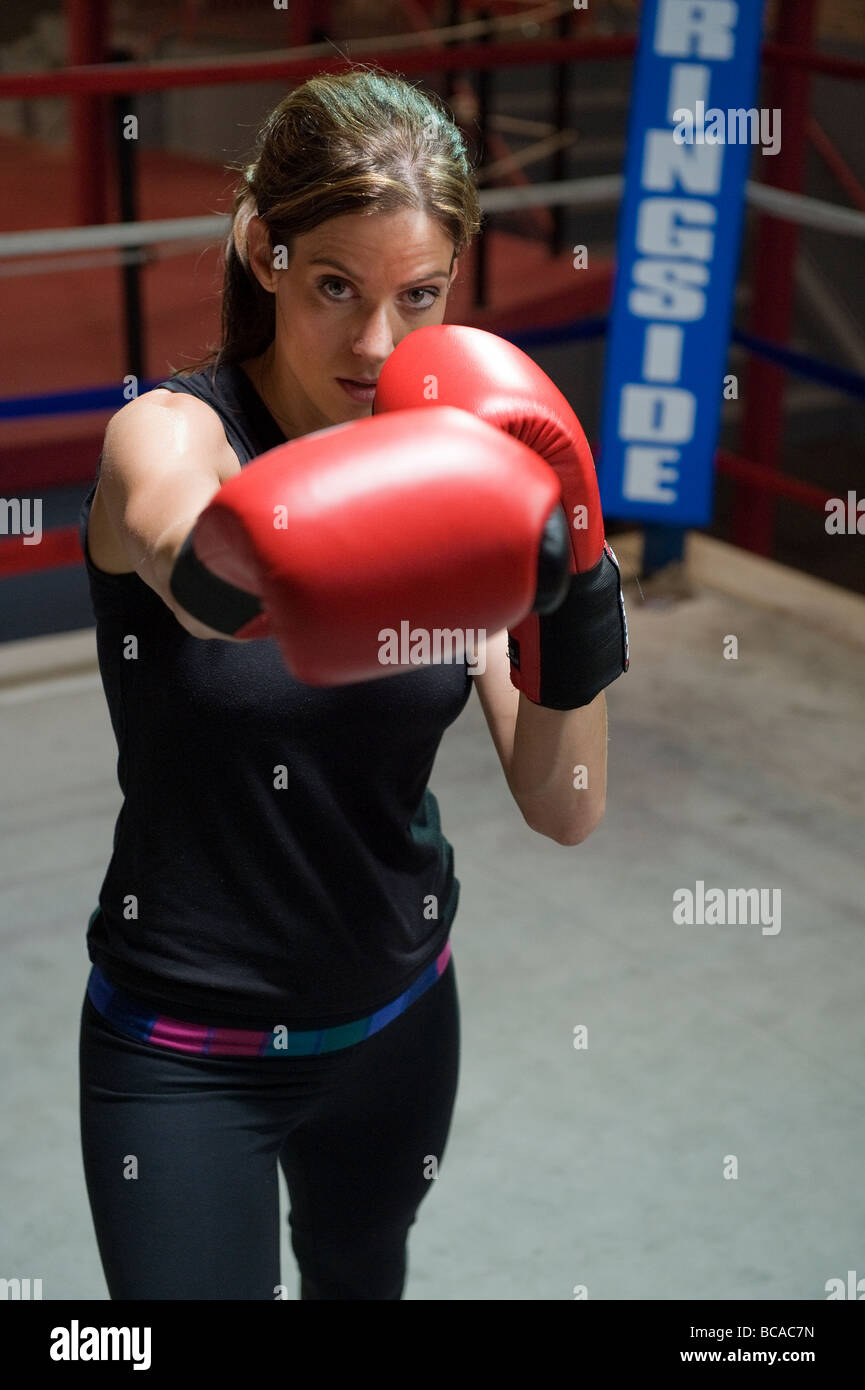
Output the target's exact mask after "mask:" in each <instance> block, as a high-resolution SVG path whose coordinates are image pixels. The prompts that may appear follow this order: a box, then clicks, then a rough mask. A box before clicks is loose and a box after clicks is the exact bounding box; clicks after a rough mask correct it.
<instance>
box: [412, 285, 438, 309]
mask: <svg viewBox="0 0 865 1390" xmlns="http://www.w3.org/2000/svg"><path fill="white" fill-rule="evenodd" d="M409 294H429V295H432V299H431V300H430V302H429V303H428V304H413V305H412V308H413V309H431V308H432V306H433V304H435V302H436V300H437V299H438V297H439V292H438V290H435V289H433V288H432V286H425V287H424V288H423V289H421V288H418V289H414V290H409Z"/></svg>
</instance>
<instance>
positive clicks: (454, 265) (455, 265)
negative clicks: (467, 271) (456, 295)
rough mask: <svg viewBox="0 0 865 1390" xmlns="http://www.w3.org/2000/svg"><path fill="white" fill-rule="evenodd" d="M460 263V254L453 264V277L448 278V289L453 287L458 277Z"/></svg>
mask: <svg viewBox="0 0 865 1390" xmlns="http://www.w3.org/2000/svg"><path fill="white" fill-rule="evenodd" d="M459 263H460V261H459V256H457V257H455V259H454V260H453V262H452V264H451V278H450V279H449V280H448V289H450V288H451V286H452V285H453V282H454V280H455V279H456V278H457V270H458V269H459Z"/></svg>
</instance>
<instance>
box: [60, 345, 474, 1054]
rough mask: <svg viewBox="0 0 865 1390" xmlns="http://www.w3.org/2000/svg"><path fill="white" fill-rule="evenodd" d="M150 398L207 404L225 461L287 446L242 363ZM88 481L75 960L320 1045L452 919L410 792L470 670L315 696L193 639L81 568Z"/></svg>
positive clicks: (392, 984)
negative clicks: (112, 756)
mask: <svg viewBox="0 0 865 1390" xmlns="http://www.w3.org/2000/svg"><path fill="white" fill-rule="evenodd" d="M160 385H161V386H163V387H165V388H166V389H168V390H170V391H186V392H189V393H190V394H191V395H194V396H197V397H198V398H199V399H200V400H203V401H206V402H207V404H208V405H210V406H212V407H213V409H214V410H216V412H217V413H218V414H219V416H220V417H221V419H222V422H223V425H224V428H225V434H226V438H227V439H228V442H229V443H230V444H231V446H232V448H233V449H234V451H235V453H236V454H237V457H238V459H239V461H240V463H241V464H242V465H243V464H246V463H248V462H249V461H250V460H251V459H253V458H255V457H256V456H257V455H259V454H261V453H265V452H267V450H268V449H271V448H274V447H275V446H276V445H278V444H282V443H284V442H285V436H284V435H283V433H282V432H281V431H280V429H279V427H278V426H277V424H276V422H275V420H274V419H273V417H272V416H271V415H270V413H269V412H268V410H267V409H266V407H265V405H264V403H263V401H262V400H261V398H260V397H259V395H258V394H257V392H256V391H255V389H254V387H253V385H252V383H251V382H250V380H249V378H248V377H247V376H246V374H245V372H243V370H242V369H241V368H240V367H238V366H223V367H220V368H219V369H218V370H217V371H216V372H215V373H214V372H213V369H212V368H206V369H205V370H204V371H200V372H195V373H193V374H192V375H189V376H186V377H175V378H172V379H171V380H168V381H164V382H161V383H160ZM101 463H102V457H101V455H100V459H99V466H100V468H101ZM98 477H99V474H98V471H97V475H96V480H95V481H94V483H93V486H92V487H91V489H90V491H89V492H88V494H87V497H86V498H85V500H84V503H83V504H82V508H81V518H80V535H81V543H82V548H83V549H84V554H85V557H86V563H87V573H88V577H89V582H90V593H91V598H92V603H93V610H94V614H95V617H96V641H97V650H98V657H99V668H100V672H101V676H102V683H103V687H104V690H105V697H106V700H107V703H108V709H109V713H110V716H111V722H112V725H113V728H114V733H115V737H116V739H117V748H118V763H117V775H118V781H119V783H120V790H121V792H122V793H123V804H122V806H121V809H120V812H119V815H118V818H117V823H116V826H115V831H114V846H113V854H112V856H111V861H110V863H109V866H108V869H107V872H106V874H105V878H104V881H103V883H102V888H101V890H100V893H99V906H98V908H97V910H96V911H95V912H94V914H93V917H92V918H91V921H90V925H89V927H88V932H87V944H88V953H89V956H90V959H91V961H92V962H93V963H94V964H95V965H97V966H98V967H99V969H100V970H101V971H102V972H103V974H104V975H106V976H107V978H108V979H109V980H110V981H111V983H112V984H114V985H115V986H116V987H117V988H119V989H125V990H127V991H128V992H129V993H130V994H135V995H137V996H139V997H143V998H145V999H147V1000H148V1001H150V1002H151V1003H152V1004H153V1006H154V1008H158V1009H159V1010H160V1011H161V1012H163V1013H167V1014H173V1015H174V1016H175V1017H184V1018H186V1019H188V1020H189V1021H190V1022H198V1023H205V1024H207V1023H210V1024H219V1023H223V1024H225V1025H226V1026H230V1025H234V1026H237V1027H250V1028H253V1027H262V1028H269V1027H271V1026H272V1025H273V1020H274V1018H276V1019H278V1020H279V1022H281V1023H285V1024H286V1025H288V1026H289V1027H292V1026H294V1027H296V1028H326V1027H331V1026H335V1025H338V1024H340V1023H344V1022H348V1021H351V1020H353V1019H355V1018H358V1017H360V1016H363V1015H365V1014H367V1013H372V1012H374V1011H375V1010H376V1009H378V1008H381V1007H382V1006H383V1005H385V1004H387V1003H389V1002H390V1000H391V999H394V998H395V997H396V996H397V995H399V994H401V993H402V992H403V991H404V990H406V989H408V988H409V986H410V985H411V984H413V982H414V981H415V980H416V979H417V978H418V976H420V975H421V974H422V973H423V971H424V970H425V968H426V967H427V966H428V965H429V963H430V962H431V961H432V960H433V959H434V958H435V957H436V956H437V955H438V954H439V952H440V951H441V950H442V948H443V946H444V945H445V943H446V941H447V939H448V935H449V931H450V926H451V923H452V921H453V918H454V915H455V913H456V909H457V902H458V898H459V888H460V885H459V880H458V879H457V878H456V877H455V875H454V870H453V851H452V848H451V846H450V844H449V843H448V841H447V840H446V839H445V837H444V835H443V834H442V831H441V826H440V822H439V808H438V803H437V801H436V798H435V796H434V795H433V794H432V792H431V791H430V790H429V787H428V785H427V783H428V779H429V776H430V772H431V770H432V766H433V762H434V760H435V756H436V752H437V750H438V746H439V743H440V741H441V738H442V735H443V734H444V731H445V729H446V728H447V727H448V725H450V724H451V723H453V721H454V720H455V719H456V718H457V716H458V715H459V714H460V713H461V711H462V710H463V708H464V706H465V704H466V702H467V700H468V698H469V695H470V693H471V681H472V678H471V676H470V675H469V674H468V668H467V666H466V663H465V662H464V661H463V662H461V663H456V662H455V663H451V664H443V665H438V666H428V667H424V668H422V669H420V670H418V671H411V672H408V673H404V674H401V675H392V676H385V677H382V678H381V679H377V680H372V681H363V682H360V683H355V684H352V685H347V686H341V687H335V688H330V689H325V688H318V687H312V686H308V685H305V684H303V683H302V682H300V681H298V680H295V679H294V678H293V677H292V676H291V675H290V674H289V672H288V670H287V669H286V667H285V665H284V663H283V660H282V657H281V655H280V652H279V648H278V646H277V644H276V642H275V641H274V640H273V639H267V640H264V641H254V642H241V643H238V642H224V641H220V640H219V639H216V638H214V639H201V638H197V637H193V636H192V635H191V634H190V633H188V632H187V631H186V630H185V628H183V627H182V626H181V625H180V623H179V622H178V621H177V619H176V618H175V616H174V614H173V613H172V612H171V610H170V609H169V608H168V606H167V604H165V603H164V602H163V600H162V599H161V598H160V597H159V596H158V595H157V594H156V593H155V592H154V590H153V589H151V588H150V587H149V585H147V584H145V583H144V581H143V580H142V579H141V578H140V577H139V576H138V575H137V574H136V573H131V574H122V575H111V574H108V573H107V572H105V571H104V570H100V569H97V568H96V566H95V565H94V564H93V563H92V561H91V560H90V557H89V555H88V553H87V546H86V535H87V522H88V518H89V514H90V507H91V504H92V501H93V496H94V493H95V490H96V482H97V481H98ZM335 621H338V615H335ZM132 639H135V640H134V641H133V640H132Z"/></svg>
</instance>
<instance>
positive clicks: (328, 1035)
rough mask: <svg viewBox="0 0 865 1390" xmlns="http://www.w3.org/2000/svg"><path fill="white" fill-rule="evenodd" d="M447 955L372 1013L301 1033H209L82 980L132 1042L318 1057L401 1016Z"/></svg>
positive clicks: (197, 1051) (226, 1053)
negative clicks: (396, 997)
mask: <svg viewBox="0 0 865 1390" xmlns="http://www.w3.org/2000/svg"><path fill="white" fill-rule="evenodd" d="M450 954H451V946H450V942H449V941H448V942H446V943H445V946H444V949H443V950H442V951H441V953H440V954H439V955H438V956H437V957H436V959H435V960H434V961H431V962H430V964H429V965H428V966H427V968H426V970H425V971H424V972H423V974H422V975H420V976H419V977H418V979H416V980H415V982H414V984H413V985H411V986H410V987H409V988H408V989H407V990H405V991H404V992H403V993H402V994H401V995H400V996H399V998H398V999H394V1000H392V1002H391V1003H390V1004H385V1005H384V1007H383V1008H381V1009H377V1010H376V1012H375V1013H374V1014H368V1015H367V1016H366V1018H359V1019H356V1020H355V1022H354V1023H343V1024H340V1025H339V1026H338V1027H335V1028H309V1029H304V1030H302V1031H300V1032H290V1031H289V1030H288V1029H287V1028H285V1027H283V1026H282V1025H281V1024H274V1026H273V1028H271V1029H269V1030H268V1031H267V1032H260V1031H258V1030H255V1029H249V1028H214V1027H209V1026H208V1025H207V1024H204V1023H185V1022H183V1020H182V1019H177V1018H168V1017H166V1015H165V1014H161V1013H154V1011H153V1009H152V1008H149V1007H148V1005H147V1004H146V1003H145V1002H144V1001H143V1000H141V999H135V998H133V997H132V996H131V995H129V994H126V993H125V992H124V991H123V990H119V989H115V988H114V986H113V985H112V984H111V983H110V982H109V981H108V980H107V979H106V978H105V976H104V975H103V974H102V972H101V970H99V969H98V967H97V966H95V965H94V966H93V967H92V969H91V971H90V978H89V979H88V981H87V995H88V998H89V999H90V1002H91V1004H92V1005H93V1007H94V1008H95V1009H96V1010H98V1012H99V1013H100V1014H101V1015H102V1017H103V1018H104V1019H107V1021H108V1022H109V1023H112V1024H113V1025H114V1027H115V1028H117V1029H119V1031H120V1032H121V1033H126V1034H128V1036H129V1037H132V1038H137V1039H138V1040H139V1042H148V1043H156V1044H158V1046H160V1047H168V1048H171V1049H172V1050H173V1051H175V1052H187V1053H193V1054H194V1055H196V1056H201V1057H306V1056H317V1055H318V1054H319V1053H321V1052H337V1051H338V1050H339V1049H340V1048H343V1047H351V1046H352V1045H353V1044H354V1043H358V1042H363V1041H364V1040H365V1039H366V1038H369V1037H371V1036H372V1034H373V1033H378V1032H380V1031H381V1029H382V1028H384V1027H385V1026H386V1024H388V1023H390V1022H391V1021H392V1020H393V1019H395V1018H398V1017H399V1015H400V1014H402V1013H405V1011H406V1009H407V1008H408V1007H409V1005H410V1004H413V1003H414V1001H415V1000H416V999H419V998H420V996H421V995H422V994H424V993H425V992H426V990H428V989H429V988H430V986H431V985H434V984H435V982H436V980H438V979H439V977H440V976H441V975H442V974H443V973H444V971H445V969H446V968H447V964H448V961H449V959H450Z"/></svg>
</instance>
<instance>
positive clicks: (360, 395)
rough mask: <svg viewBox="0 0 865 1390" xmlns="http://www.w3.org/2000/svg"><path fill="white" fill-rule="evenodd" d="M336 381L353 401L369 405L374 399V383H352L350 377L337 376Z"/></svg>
mask: <svg viewBox="0 0 865 1390" xmlns="http://www.w3.org/2000/svg"><path fill="white" fill-rule="evenodd" d="M337 381H338V382H339V384H340V386H341V387H342V389H343V391H344V392H345V393H346V395H347V396H351V398H352V400H353V401H357V402H358V403H360V404H363V405H371V404H372V401H373V400H374V398H375V387H376V383H375V382H374V381H368V382H362V381H352V380H351V378H350V377H344V376H338V377H337Z"/></svg>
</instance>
